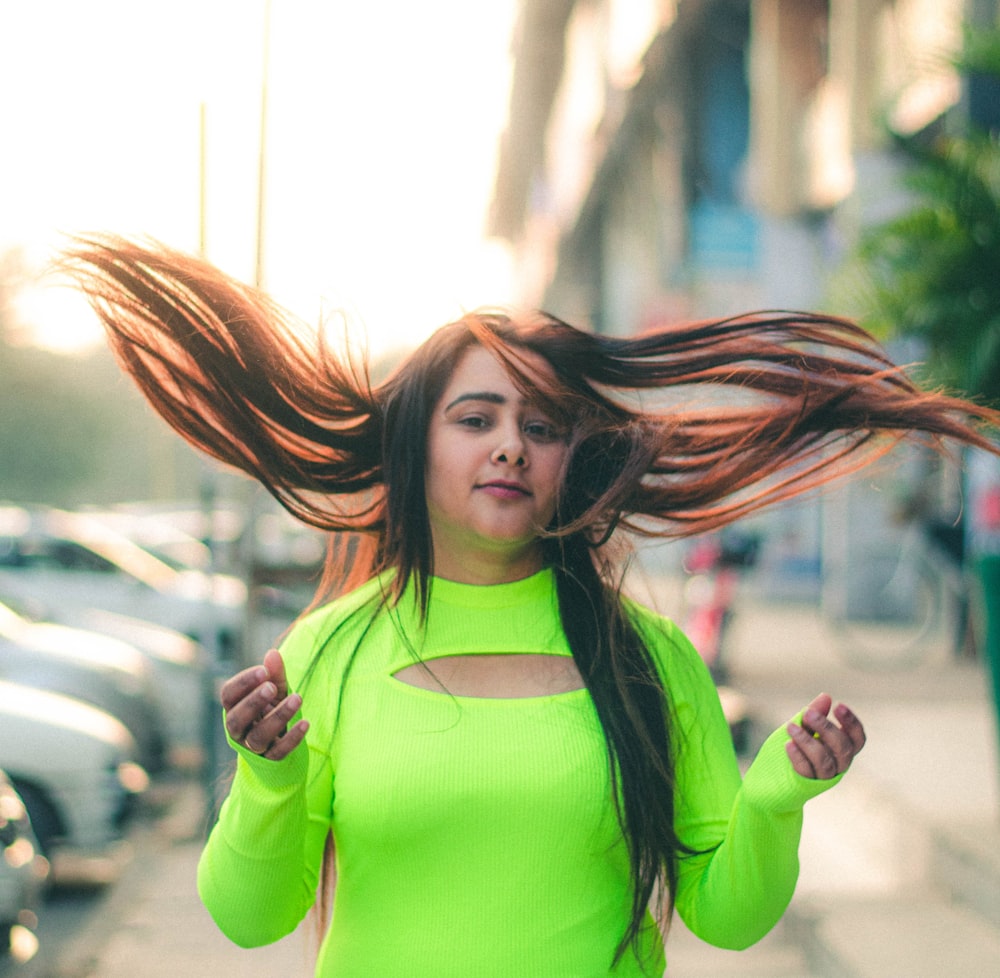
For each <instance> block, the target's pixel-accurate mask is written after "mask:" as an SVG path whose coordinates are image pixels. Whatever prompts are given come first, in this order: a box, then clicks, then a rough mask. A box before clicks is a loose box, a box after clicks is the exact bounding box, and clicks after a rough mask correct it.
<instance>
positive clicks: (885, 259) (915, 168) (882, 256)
mask: <svg viewBox="0 0 1000 978" xmlns="http://www.w3.org/2000/svg"><path fill="white" fill-rule="evenodd" d="M955 64H956V66H957V67H958V69H959V70H960V72H961V73H962V74H963V75H964V76H965V78H966V79H967V80H968V81H970V82H972V81H975V82H978V83H979V84H980V85H982V84H983V83H986V84H993V85H996V86H998V88H997V89H996V91H997V92H1000V29H993V30H976V31H972V30H969V31H968V32H967V33H966V41H965V45H964V47H963V50H962V53H961V55H960V56H959V57H958V58H957V59H956V61H955ZM936 128H937V130H938V131H936V132H935V131H930V132H925V133H922V134H919V135H917V136H912V137H907V138H903V137H895V138H896V142H897V144H898V145H899V147H900V148H901V150H902V151H903V152H904V153H905V154H906V155H907V156H908V157H909V158H910V161H911V166H910V168H909V171H908V174H907V177H906V178H905V179H906V184H907V186H908V188H909V190H910V192H911V194H912V200H913V206H912V207H911V208H909V209H908V210H906V211H905V212H904V213H902V214H901V215H899V216H897V217H895V218H894V219H892V220H889V221H887V222H885V223H882V224H878V225H874V226H871V227H869V228H868V229H866V230H864V231H863V232H862V234H861V236H860V239H859V242H858V245H857V248H856V250H855V252H854V254H853V256H852V260H851V262H850V264H849V266H848V269H847V279H846V280H847V281H848V282H849V283H850V287H851V290H852V293H853V300H854V302H855V303H857V304H858V306H859V318H860V319H861V320H862V321H863V322H864V324H865V325H866V326H868V327H869V328H870V329H871V330H872V331H873V332H875V333H877V334H879V335H883V336H892V335H904V336H909V337H916V338H919V339H920V340H922V341H923V343H924V344H925V346H926V351H927V364H926V367H925V374H926V379H927V380H928V381H930V382H933V383H936V384H943V385H944V386H947V387H950V388H954V389H957V390H960V391H963V392H965V393H966V394H969V395H972V396H974V397H976V398H979V399H983V400H986V401H989V402H993V403H1000V135H998V130H1000V127H997V126H996V124H994V126H993V127H986V126H980V125H977V124H976V120H974V119H973V120H970V123H969V127H968V130H967V131H966V132H964V133H962V134H959V135H949V134H948V133H947V132H946V131H944V129H945V127H944V126H938V127H936Z"/></svg>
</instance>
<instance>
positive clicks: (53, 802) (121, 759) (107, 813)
mask: <svg viewBox="0 0 1000 978" xmlns="http://www.w3.org/2000/svg"><path fill="white" fill-rule="evenodd" d="M136 756H137V748H136V744H135V740H134V739H133V738H132V735H131V734H130V733H129V732H128V730H126V729H125V727H124V725H123V724H122V723H120V722H119V721H118V720H116V719H115V718H114V717H112V716H111V715H110V714H108V713H105V712H104V711H103V710H98V709H96V708H95V707H92V706H89V705H88V704H86V703H83V702H81V701H80V700H76V699H73V698H71V697H68V696H61V695H60V694H58V693H50V692H47V691H45V690H39V689H33V688H32V687H30V686H22V685H20V684H18V683H9V682H4V681H0V769H3V770H4V771H6V772H7V776H8V777H9V778H10V780H11V783H12V784H13V785H14V787H15V788H16V789H17V791H18V794H19V795H20V796H21V798H22V800H23V801H24V804H25V807H26V808H27V809H28V813H29V814H30V816H31V823H32V826H33V827H34V830H35V835H36V836H37V837H38V842H39V845H40V846H41V848H42V851H43V852H44V853H46V854H50V853H52V852H53V851H56V850H59V849H68V850H72V851H73V852H75V853H78V854H82V855H90V854H93V855H103V854H105V853H107V851H108V849H109V847H110V846H111V845H112V844H113V843H115V842H116V841H117V840H119V839H120V838H121V836H122V830H123V828H124V826H125V823H126V822H127V820H128V817H129V815H130V814H131V813H132V812H133V811H134V809H135V804H134V802H135V799H136V797H137V796H139V795H141V794H142V793H143V792H144V791H145V790H146V788H147V787H148V786H149V776H148V775H147V774H146V771H145V770H144V769H143V767H142V765H141V764H139V763H138V762H137V760H136Z"/></svg>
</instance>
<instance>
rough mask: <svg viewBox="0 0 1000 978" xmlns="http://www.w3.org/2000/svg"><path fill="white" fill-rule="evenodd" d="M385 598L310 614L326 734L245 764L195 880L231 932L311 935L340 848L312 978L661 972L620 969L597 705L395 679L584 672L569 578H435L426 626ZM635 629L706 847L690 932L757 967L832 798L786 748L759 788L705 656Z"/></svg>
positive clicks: (360, 598) (685, 798)
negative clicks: (437, 661) (326, 873)
mask: <svg viewBox="0 0 1000 978" xmlns="http://www.w3.org/2000/svg"><path fill="white" fill-rule="evenodd" d="M379 589H380V583H379V582H378V581H372V582H369V584H368V585H365V586H364V587H363V588H361V589H359V590H358V591H355V592H353V593H352V594H350V595H348V596H346V597H344V598H342V599H340V600H338V601H335V602H333V603H332V604H330V605H328V606H326V607H324V608H321V609H319V610H318V611H315V612H313V613H312V614H310V615H309V616H307V617H306V618H304V619H303V620H302V621H301V622H300V623H299V624H298V625H297V626H296V628H295V629H293V631H292V633H291V635H290V636H289V638H288V639H287V641H286V642H285V643H284V645H283V647H282V650H281V651H282V654H283V657H284V659H285V663H286V669H287V671H288V675H289V682H290V686H291V688H293V689H296V690H297V691H299V692H300V693H301V694H302V696H303V707H302V713H303V715H304V716H306V717H307V718H308V719H309V721H310V730H309V733H308V735H307V740H306V745H305V747H300V748H298V749H297V750H295V751H293V753H292V754H291V755H290V756H289V757H287V758H285V759H284V760H282V761H278V762H275V761H269V760H266V759H263V758H259V757H257V756H256V755H253V754H250V753H249V752H248V751H246V750H244V749H242V748H240V747H237V752H238V754H239V757H238V762H237V770H236V776H235V779H234V782H233V785H232V788H231V791H230V794H229V797H228V798H227V799H226V801H225V803H224V804H223V807H222V810H221V813H220V817H219V821H218V823H217V824H216V826H215V828H214V829H213V831H212V833H211V836H210V838H209V840H208V843H207V845H206V847H205V851H204V853H203V855H202V859H201V863H200V866H199V873H198V884H199V891H200V893H201V897H202V900H203V901H204V903H205V905H206V906H207V908H208V909H209V911H210V912H211V914H212V916H213V917H214V918H215V920H216V922H217V923H218V925H219V927H220V928H221V929H222V931H223V932H224V933H226V934H227V935H228V936H229V937H230V938H231V939H232V940H233V941H235V942H236V943H237V944H240V945H242V946H246V947H250V946H257V945H261V944H266V943H270V942H272V941H275V940H278V939H280V938H281V937H283V936H285V935H286V934H288V933H290V932H291V931H292V930H294V929H295V927H296V926H297V925H298V923H299V922H300V921H301V919H302V918H303V917H304V915H305V914H306V912H307V911H308V910H309V908H310V907H311V906H312V904H313V902H314V900H315V895H316V888H317V882H318V878H319V869H320V864H321V859H322V854H323V849H324V842H325V839H326V836H327V833H328V831H330V830H331V829H332V831H333V835H334V838H335V841H336V853H337V886H336V893H335V900H334V909H333V918H332V923H331V927H330V930H329V932H328V933H327V935H326V938H325V940H324V941H323V945H322V949H321V951H320V956H319V960H318V963H317V969H316V975H317V976H323V978H326V976H330V978H333V976H336V978H376V976H377V978H395V976H399V978H403V976H406V978H425V976H426V978H452V976H454V978H521V976H524V978H528V976H530V978H590V976H593V978H598V976H611V975H614V976H623V978H633V976H648V975H661V974H662V972H663V969H664V961H663V952H662V944H661V941H660V937H659V934H658V932H657V931H656V930H655V928H654V927H653V926H650V927H649V928H647V929H646V931H645V932H644V935H643V946H642V950H641V952H640V953H639V954H638V955H637V954H635V953H634V952H633V950H632V949H631V948H630V949H629V951H628V952H627V953H626V955H625V957H624V959H623V960H622V961H621V962H620V963H619V965H618V966H617V967H616V968H615V969H614V970H612V968H611V964H612V958H613V955H614V950H615V948H616V946H617V945H618V942H619V941H620V940H621V937H622V935H623V934H624V932H625V929H626V926H627V923H628V919H629V908H630V893H631V891H630V884H629V876H628V859H627V854H626V849H625V845H624V840H623V839H622V836H621V830H620V828H619V826H618V822H617V819H616V816H615V812H614V804H613V799H612V795H611V786H610V778H609V772H608V760H607V753H606V748H605V743H604V738H603V734H602V732H601V728H600V724H599V722H598V720H597V716H596V713H595V710H594V708H593V704H592V702H591V700H590V696H589V693H587V692H586V691H585V690H575V691H570V692H564V693H559V694H555V695H549V696H536V697H525V698H518V699H493V698H475V697H463V696H452V695H449V694H446V693H441V692H433V691H429V690H424V689H420V688H417V687H414V686H411V685H407V684H405V683H403V682H402V681H400V680H399V679H396V678H395V677H394V673H396V672H397V671H399V670H400V669H402V668H404V667H405V666H408V665H411V664H412V663H413V662H414V655H415V653H419V655H420V656H421V657H422V658H424V659H430V658H434V657H437V656H443V655H456V654H475V653H498V652H503V653H539V652H544V653H551V654H555V655H569V654H570V652H569V649H568V647H567V644H566V639H565V637H564V635H563V633H562V629H561V627H560V624H559V617H558V608H557V603H556V596H555V586H554V581H553V576H552V573H551V571H548V570H546V571H542V572H540V573H539V574H536V575H534V576H533V577H530V578H527V579H525V580H522V581H517V582H514V583H512V584H503V585H496V586H490V587H478V586H473V585H462V584H456V583H453V582H449V581H444V580H439V579H435V580H433V582H432V586H431V602H430V608H429V613H428V618H427V621H426V626H425V627H423V628H422V627H421V626H420V624H419V621H418V617H417V614H416V609H415V603H414V601H413V595H412V589H411V591H410V592H408V593H407V594H406V595H405V596H404V598H403V601H402V602H401V603H400V604H399V605H398V606H397V607H396V608H394V609H391V610H383V611H382V612H380V613H379V614H378V616H377V617H376V618H375V619H374V621H372V610H373V608H374V605H373V604H372V601H373V600H375V599H377V597H378V595H379ZM634 614H635V616H636V621H637V623H638V624H639V627H640V628H641V629H642V632H643V635H644V637H645V638H646V640H647V641H648V642H649V643H650V647H651V649H652V651H653V654H654V657H655V659H656V661H657V663H658V665H659V668H660V669H661V673H662V675H663V678H664V680H665V684H666V688H667V690H668V694H669V699H670V702H671V707H672V709H673V711H674V715H675V717H676V721H677V725H678V732H677V733H675V744H678V745H679V747H678V753H677V760H676V768H677V800H676V805H677V813H676V827H677V830H678V832H679V834H680V837H681V838H682V839H683V840H684V841H685V842H686V843H687V844H689V845H690V846H692V847H694V848H696V849H699V850H705V849H711V850H712V851H711V852H708V853H706V854H705V855H699V856H693V857H689V858H685V859H683V860H682V861H681V865H680V879H679V882H678V889H677V893H676V895H675V904H676V908H677V911H678V913H679V914H680V915H681V917H682V919H683V920H684V921H685V923H686V924H687V926H688V927H690V928H691V929H692V930H693V931H694V932H695V933H696V934H698V935H699V936H701V937H702V938H703V939H704V940H706V941H708V942H710V943H713V944H717V945H719V946H722V947H730V948H740V947H746V946H748V945H750V944H752V943H754V942H755V941H757V940H758V939H760V938H761V937H762V936H763V935H764V934H766V933H767V932H768V931H769V930H770V929H771V927H773V926H774V924H775V923H776V922H777V920H778V919H779V918H780V916H781V914H782V913H783V912H784V909H785V907H786V906H787V904H788V901H789V900H790V898H791V895H792V891H793V889H794V886H795V880H796V877H797V873H798V858H797V850H798V842H799V833H800V829H801V822H802V806H803V804H804V803H805V801H806V800H807V799H808V798H810V797H812V796H813V795H816V794H818V793H819V792H820V791H822V790H824V789H825V788H826V787H828V786H829V785H830V784H832V783H833V782H831V781H825V782H820V781H814V780H809V779H806V778H802V777H800V776H799V775H797V774H796V773H795V772H794V771H793V770H792V767H791V764H790V762H789V760H788V758H787V756H786V755H785V753H784V748H783V742H784V740H785V739H787V735H786V734H785V733H784V732H783V731H777V732H776V733H775V734H774V735H772V737H771V738H769V740H768V742H767V743H766V744H765V745H764V747H763V748H762V750H761V752H760V754H759V755H758V757H757V759H756V760H755V762H754V764H753V765H752V766H751V768H750V770H749V771H748V772H747V775H746V778H745V779H744V780H743V782H742V784H741V779H740V774H739V770H738V767H737V762H736V758H735V755H734V752H733V747H732V740H731V737H730V734H729V729H728V726H727V724H726V721H725V719H724V717H723V715H722V710H721V707H720V704H719V700H718V696H717V694H716V691H715V687H714V686H713V684H712V681H711V679H710V677H709V675H708V672H707V670H706V669H705V667H704V665H703V663H702V661H701V659H700V658H699V656H698V654H697V653H696V652H695V651H694V649H693V648H692V647H691V645H690V643H689V642H687V640H686V639H685V638H684V636H683V635H682V634H681V633H680V631H679V630H678V629H677V628H676V626H675V625H674V624H673V623H672V622H670V621H668V620H666V619H662V618H660V617H658V616H655V615H653V614H652V613H651V612H649V611H648V610H646V609H642V608H639V607H638V606H635V607H634ZM359 642H360V644H359ZM321 647H322V649H323V652H322V655H321V656H320V657H319V659H318V663H317V664H316V666H315V668H314V669H313V671H312V672H311V673H309V674H308V675H307V670H308V667H309V664H310V662H312V661H314V657H315V655H316V652H317V650H318V649H319V648H321ZM355 649H356V650H357V651H356V654H355V655H354V656H353V659H352V661H351V665H350V668H349V669H347V663H348V660H349V659H351V657H352V652H354V651H355ZM345 670H346V678H345ZM338 710H339V722H338ZM234 746H236V745H234Z"/></svg>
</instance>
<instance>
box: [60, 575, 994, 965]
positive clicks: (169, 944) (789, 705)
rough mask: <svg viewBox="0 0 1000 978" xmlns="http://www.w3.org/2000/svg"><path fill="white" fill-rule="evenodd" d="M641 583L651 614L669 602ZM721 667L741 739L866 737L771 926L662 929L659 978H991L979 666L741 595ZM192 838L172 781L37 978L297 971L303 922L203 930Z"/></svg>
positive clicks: (819, 810) (985, 752)
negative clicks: (854, 639)
mask: <svg viewBox="0 0 1000 978" xmlns="http://www.w3.org/2000/svg"><path fill="white" fill-rule="evenodd" d="M651 590H652V592H655V594H656V597H657V600H656V601H655V602H654V603H657V604H660V605H663V606H664V610H666V609H667V608H668V607H669V606H670V604H671V602H672V601H673V600H674V599H675V597H676V596H675V595H673V594H672V593H671V592H670V589H669V588H668V587H665V586H660V585H657V586H655V587H652V589H651ZM729 665H730V669H731V678H732V685H733V686H734V687H735V688H737V689H738V690H739V692H740V693H741V694H742V695H743V696H744V697H745V701H746V706H747V709H748V711H749V714H750V717H751V719H752V729H753V737H754V740H755V742H756V743H759V741H760V740H761V739H763V737H764V736H765V735H766V734H767V733H769V732H770V730H771V729H773V728H774V727H776V726H777V725H779V724H780V723H781V722H783V721H784V720H785V719H787V718H788V717H791V716H792V715H793V714H795V713H796V712H797V711H798V710H799V709H801V708H802V707H803V706H804V705H805V704H806V703H807V702H809V701H810V700H811V699H812V698H813V696H815V695H816V694H817V693H818V692H820V691H824V690H825V691H827V692H829V693H830V694H831V695H833V696H834V697H835V699H838V700H844V701H846V702H848V703H849V704H850V705H851V706H852V707H853V708H854V709H855V710H856V712H857V713H858V715H859V716H861V718H862V719H863V721H864V722H865V726H866V729H867V732H868V738H869V739H868V744H867V746H866V748H865V750H864V751H863V752H862V753H861V754H860V755H859V756H858V758H857V759H856V761H855V764H854V767H853V768H852V770H851V771H850V772H849V774H848V776H847V777H846V778H845V779H844V781H843V782H842V783H841V784H840V785H839V786H838V787H837V788H836V789H835V790H833V791H830V792H828V793H827V794H824V795H822V796H820V797H819V798H817V799H814V800H813V801H811V802H810V803H809V804H808V806H807V807H806V818H805V828H804V833H803V839H802V846H801V861H802V872H801V877H800V881H799V886H798V889H797V892H796V895H795V897H794V899H793V901H792V904H791V906H790V908H789V910H788V912H787V913H786V915H785V917H784V918H783V920H782V921H781V923H779V925H778V926H777V927H776V928H775V930H774V931H773V932H772V933H771V934H769V935H768V936H767V937H766V938H765V939H764V940H763V941H761V942H760V943H759V944H757V945H755V946H754V947H753V948H750V949H748V950H746V951H742V952H730V951H721V950H718V949H715V948H711V947H708V946H707V945H705V944H703V943H701V942H700V941H699V940H698V939H697V938H695V937H693V936H692V935H691V934H690V933H689V932H687V931H686V930H685V929H684V927H683V925H682V924H680V923H679V922H676V923H675V925H674V928H673V930H672V932H671V935H670V937H669V939H668V943H667V953H668V959H669V964H668V969H667V978H737V976H739V978H827V976H830V978H832V976H836V978H896V976H900V978H901V976H906V978H952V976H955V978H958V976H962V978H991V976H992V978H995V976H1000V757H998V736H997V728H996V720H995V717H994V712H993V706H992V703H991V702H990V700H989V696H988V692H987V686H986V681H985V676H984V673H983V668H982V666H981V664H979V663H976V662H968V661H956V660H953V659H951V658H949V656H948V654H947V651H946V650H945V648H944V645H943V643H940V644H939V646H934V647H932V648H931V649H930V650H929V653H928V655H927V657H926V658H925V659H924V661H922V662H921V663H919V664H918V665H916V666H914V667H912V668H909V669H907V670H906V671H897V672H888V673H880V672H872V671H866V670H864V669H859V668H856V667H851V666H848V665H845V664H844V663H843V662H841V660H840V659H839V658H838V655H837V647H836V638H835V637H834V635H833V634H832V633H831V630H830V629H829V628H828V627H827V626H826V625H825V624H824V623H823V621H822V619H821V618H820V616H819V615H818V613H817V610H816V608H815V607H814V606H813V605H810V604H808V603H796V602H787V601H786V602H784V603H770V602H767V601H765V600H762V599H761V598H760V597H759V596H755V595H753V594H745V595H744V596H743V598H742V599H741V601H740V603H739V605H738V606H737V614H736V616H735V620H734V623H733V627H732V630H731V634H730V642H729ZM205 829H206V806H205V802H204V799H203V795H202V792H201V790H200V788H199V787H198V785H197V784H196V783H193V782H186V783H181V784H180V785H178V786H175V787H174V788H173V789H172V793H171V796H170V799H169V803H168V804H166V805H165V807H164V810H163V812H162V813H161V815H160V816H159V817H158V818H156V819H155V820H151V821H150V822H149V824H148V825H146V826H144V827H143V828H142V829H141V830H140V832H141V833H143V835H142V838H141V839H139V840H138V842H137V844H136V845H135V846H134V852H135V855H134V857H133V859H132V860H131V862H130V863H129V864H127V865H126V866H125V867H124V868H123V870H122V873H121V876H120V878H119V880H118V881H117V882H116V883H115V884H114V885H113V887H112V890H111V892H110V893H109V898H108V900H107V904H106V907H105V910H104V912H103V913H102V921H103V923H102V924H101V925H100V926H97V927H92V928H90V930H89V931H88V934H87V935H86V936H85V937H83V938H81V940H80V941H78V942H76V943H75V944H74V945H73V946H71V947H69V948H67V955H68V957H67V958H66V960H64V961H63V962H61V964H60V966H59V967H58V968H57V969H56V970H55V971H54V972H53V973H52V974H49V975H45V976H44V978H135V976H136V975H140V974H141V975H142V976H143V978H168V976H169V978H176V976H178V975H183V976H185V978H215V976H217V975H219V974H225V975H226V976H227V978H271V976H273V975H275V974H281V975H283V976H285V978H300V976H301V978H308V976H309V975H310V974H311V966H310V954H311V950H312V949H313V948H314V947H315V946H316V937H315V934H314V933H311V932H310V930H309V927H308V925H303V927H302V928H300V930H299V931H297V932H296V933H295V934H293V935H291V936H290V937H288V938H285V939H284V940H282V941H280V942H278V943H277V944H275V945H272V946H270V947H266V948H263V949H259V950H252V951H247V950H241V949H239V948H236V947H235V946H233V945H231V944H230V943H229V942H228V941H227V940H226V939H225V938H224V937H222V936H221V935H220V934H219V933H218V931H217V930H216V929H215V927H214V925H213V923H212V921H211V920H210V918H209V917H208V915H207V913H206V912H205V911H204V909H203V908H202V907H201V905H200V904H199V902H198V898H197V894H196V892H195V886H194V879H195V867H196V864H197V859H198V854H199V851H200V848H201V844H202V842H203V839H204V834H205ZM503 978H507V976H503ZM511 978H522V976H511ZM523 978H530V976H523Z"/></svg>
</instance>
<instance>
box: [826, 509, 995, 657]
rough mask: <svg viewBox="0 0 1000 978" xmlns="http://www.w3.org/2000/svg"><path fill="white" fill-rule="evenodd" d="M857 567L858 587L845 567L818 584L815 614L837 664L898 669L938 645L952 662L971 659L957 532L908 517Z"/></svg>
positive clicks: (965, 583) (970, 629) (966, 586)
mask: <svg viewBox="0 0 1000 978" xmlns="http://www.w3.org/2000/svg"><path fill="white" fill-rule="evenodd" d="M864 570H865V577H864V582H863V586H862V585H859V583H858V581H857V580H855V579H854V578H855V576H856V573H857V568H856V567H855V566H852V565H850V564H846V563H845V564H844V565H843V566H841V567H839V568H838V569H836V570H835V571H834V572H833V573H832V574H831V575H830V576H829V577H828V578H827V579H826V581H825V583H824V589H823V613H824V615H825V617H826V620H827V622H828V623H829V625H830V627H831V629H832V631H833V634H834V636H835V639H836V641H835V646H834V647H835V649H836V650H837V653H838V654H839V656H840V657H841V658H842V660H843V661H845V662H847V663H848V664H850V665H852V666H855V667H858V668H861V669H866V670H870V671H886V670H896V669H906V668H911V667H913V666H915V665H917V664H919V663H920V662H922V661H924V660H925V659H926V658H927V657H928V656H929V655H930V653H931V652H932V651H934V650H935V649H940V648H941V646H942V644H945V645H946V646H947V647H948V649H949V652H950V654H951V655H953V656H954V657H956V658H974V657H975V654H976V651H975V650H976V638H975V629H974V627H973V625H974V616H973V614H972V613H971V611H972V609H971V598H970V588H969V584H968V581H967V578H966V574H965V571H964V568H963V552H962V536H961V528H960V527H957V526H955V525H953V524H949V523H945V522H943V521H939V520H934V519H923V518H911V519H908V520H907V521H906V522H905V523H904V524H903V526H902V528H901V530H900V533H899V535H898V537H896V539H895V540H892V541H890V542H889V543H888V544H887V546H886V547H885V548H883V550H882V551H879V552H876V553H874V554H871V555H869V556H868V557H867V558H866V562H865V568H864Z"/></svg>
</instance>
